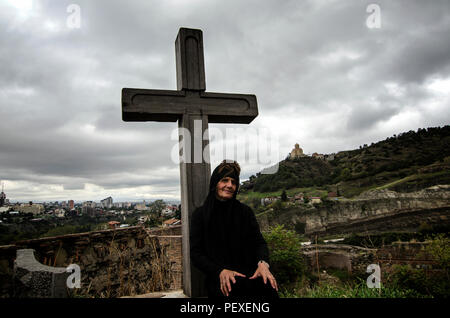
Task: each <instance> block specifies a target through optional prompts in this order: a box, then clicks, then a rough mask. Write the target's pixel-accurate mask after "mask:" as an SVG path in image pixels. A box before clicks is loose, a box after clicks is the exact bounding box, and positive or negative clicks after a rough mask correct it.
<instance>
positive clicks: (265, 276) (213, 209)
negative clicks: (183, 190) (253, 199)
mask: <svg viewBox="0 0 450 318" xmlns="http://www.w3.org/2000/svg"><path fill="white" fill-rule="evenodd" d="M239 174H240V167H239V164H238V163H237V162H234V161H233V162H231V163H230V162H227V161H226V160H224V161H223V162H222V163H221V164H220V165H219V166H217V167H216V169H214V171H213V174H212V176H211V180H210V190H209V194H208V196H207V198H206V200H205V202H204V204H203V206H201V207H199V208H198V209H196V210H195V211H194V213H193V215H192V223H191V232H190V233H191V234H190V244H191V246H190V252H191V259H192V262H193V264H194V265H195V266H196V267H197V268H199V269H200V270H201V271H202V272H204V273H205V274H206V286H207V290H208V296H209V297H223V296H265V297H274V298H277V297H278V293H277V290H278V286H277V283H276V280H275V278H274V277H273V275H272V274H271V272H270V270H269V251H268V248H267V244H266V241H265V240H264V238H263V236H262V234H261V231H260V229H259V225H258V222H257V221H256V218H255V215H254V213H253V211H252V209H251V208H250V207H249V206H247V205H245V204H243V203H241V202H239V201H238V200H236V195H237V192H238V188H239Z"/></svg>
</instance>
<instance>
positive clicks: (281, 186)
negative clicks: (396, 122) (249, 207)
mask: <svg viewBox="0 0 450 318" xmlns="http://www.w3.org/2000/svg"><path fill="white" fill-rule="evenodd" d="M435 184H450V126H448V125H447V126H444V127H432V128H427V129H425V128H424V129H420V128H419V129H418V130H417V132H415V131H409V132H405V133H402V134H399V135H398V136H397V135H394V136H392V137H389V138H386V140H383V141H380V142H377V143H372V144H371V145H370V146H369V145H363V146H360V148H359V149H355V150H351V151H342V152H339V153H337V154H336V155H335V158H334V160H331V161H326V160H320V159H314V158H311V157H305V158H298V159H295V160H289V159H286V160H283V161H281V162H280V163H279V170H278V171H277V173H275V174H261V173H258V174H257V175H256V176H252V177H250V180H249V181H246V182H245V183H244V184H243V185H242V186H241V190H240V191H241V193H240V198H245V199H246V200H248V199H252V198H253V199H254V198H258V197H263V196H268V195H269V193H272V194H277V193H281V191H282V190H289V191H288V193H289V192H293V191H292V190H293V189H296V188H315V189H318V190H324V191H325V190H326V191H337V192H339V194H340V195H343V196H345V197H348V198H351V197H353V196H356V195H358V194H360V193H361V192H363V191H366V190H369V189H376V188H388V189H392V190H395V191H398V192H410V191H417V190H419V189H422V188H425V187H429V186H432V185H435ZM258 193H259V194H258Z"/></svg>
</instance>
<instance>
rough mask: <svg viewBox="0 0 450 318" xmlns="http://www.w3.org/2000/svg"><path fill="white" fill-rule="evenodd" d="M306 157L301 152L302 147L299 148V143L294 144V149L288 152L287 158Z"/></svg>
mask: <svg viewBox="0 0 450 318" xmlns="http://www.w3.org/2000/svg"><path fill="white" fill-rule="evenodd" d="M301 157H306V155H305V154H304V153H303V149H302V148H300V145H299V144H295V147H294V149H292V151H291V153H290V154H289V159H296V158H301Z"/></svg>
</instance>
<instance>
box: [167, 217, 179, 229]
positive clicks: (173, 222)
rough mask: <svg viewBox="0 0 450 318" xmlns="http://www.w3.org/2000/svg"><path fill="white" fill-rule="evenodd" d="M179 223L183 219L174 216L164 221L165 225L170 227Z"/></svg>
mask: <svg viewBox="0 0 450 318" xmlns="http://www.w3.org/2000/svg"><path fill="white" fill-rule="evenodd" d="M178 224H181V221H180V220H178V219H175V218H173V219H170V220H167V221H164V223H163V227H169V226H174V225H178Z"/></svg>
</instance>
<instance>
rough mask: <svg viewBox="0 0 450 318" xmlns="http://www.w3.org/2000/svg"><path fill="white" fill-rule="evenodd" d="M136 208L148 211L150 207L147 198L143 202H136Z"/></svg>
mask: <svg viewBox="0 0 450 318" xmlns="http://www.w3.org/2000/svg"><path fill="white" fill-rule="evenodd" d="M135 209H136V210H138V211H146V210H148V207H147V205H146V204H145V200H144V202H143V203H138V204H136V207H135Z"/></svg>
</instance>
